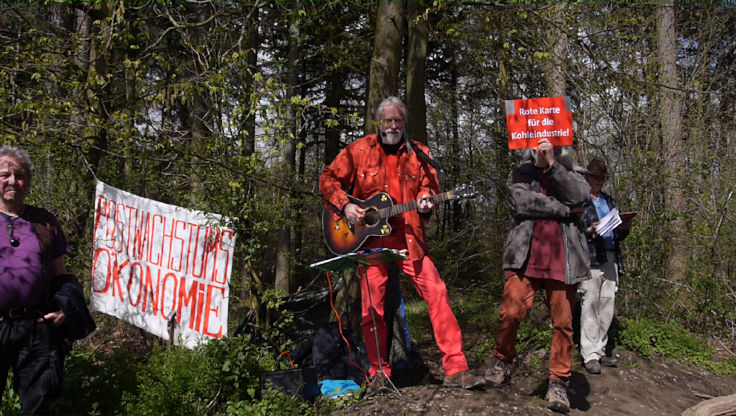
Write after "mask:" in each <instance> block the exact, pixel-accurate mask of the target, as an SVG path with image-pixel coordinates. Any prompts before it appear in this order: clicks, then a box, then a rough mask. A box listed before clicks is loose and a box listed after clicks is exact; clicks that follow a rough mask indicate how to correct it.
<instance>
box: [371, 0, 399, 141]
mask: <svg viewBox="0 0 736 416" xmlns="http://www.w3.org/2000/svg"><path fill="white" fill-rule="evenodd" d="M405 27H406V7H405V2H404V1H403V0H388V1H379V2H378V12H377V17H376V38H375V40H374V43H373V58H372V59H371V68H370V77H369V85H368V88H369V89H368V100H367V101H366V103H365V104H366V112H365V114H366V117H365V126H364V130H365V132H366V134H368V133H375V132H376V126H375V125H374V123H373V122H372V121H373V118H374V116H375V112H376V107H377V106H378V104H379V103H380V102H381V101H382V100H383V99H384V98H386V97H388V96H390V95H396V94H398V91H399V69H400V65H401V52H402V48H401V42H402V40H403V38H404V30H405Z"/></svg>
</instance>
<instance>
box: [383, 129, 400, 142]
mask: <svg viewBox="0 0 736 416" xmlns="http://www.w3.org/2000/svg"><path fill="white" fill-rule="evenodd" d="M384 133H386V134H385V135H382V137H381V141H383V143H384V144H388V145H393V144H397V143H398V142H399V141H401V136H402V134H401V132H398V133H390V132H384Z"/></svg>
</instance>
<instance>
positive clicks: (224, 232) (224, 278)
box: [212, 229, 233, 285]
mask: <svg viewBox="0 0 736 416" xmlns="http://www.w3.org/2000/svg"><path fill="white" fill-rule="evenodd" d="M220 232H221V236H220V239H219V240H220V244H218V246H217V247H218V249H219V251H221V252H222V253H224V254H225V264H223V266H222V271H223V272H222V281H220V280H217V268H216V269H215V272H214V273H213V276H212V281H213V282H215V283H219V284H222V285H226V284H227V282H228V280H230V276H228V275H227V271H228V270H230V250H228V249H227V247H225V246H224V245H223V243H224V242H225V235H227V236H229V238H228V239H227V241H228V242H232V241H233V232H232V231H231V230H228V229H223V230H220Z"/></svg>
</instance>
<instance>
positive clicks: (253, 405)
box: [225, 389, 315, 416]
mask: <svg viewBox="0 0 736 416" xmlns="http://www.w3.org/2000/svg"><path fill="white" fill-rule="evenodd" d="M225 414H227V415H228V416H272V415H279V416H301V415H304V416H311V415H314V414H315V412H314V410H313V407H312V406H311V405H310V404H309V403H307V402H304V401H301V400H299V399H292V398H290V397H288V396H286V395H285V394H283V393H282V392H280V391H277V390H272V389H266V390H264V391H263V397H262V399H261V400H254V401H251V400H240V401H233V402H229V403H228V404H227V409H226V413H225Z"/></svg>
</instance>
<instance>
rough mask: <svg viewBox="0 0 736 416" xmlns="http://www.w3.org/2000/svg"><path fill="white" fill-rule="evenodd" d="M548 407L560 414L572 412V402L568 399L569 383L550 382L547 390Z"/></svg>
mask: <svg viewBox="0 0 736 416" xmlns="http://www.w3.org/2000/svg"><path fill="white" fill-rule="evenodd" d="M545 399H546V400H547V407H548V408H549V409H551V410H554V411H555V412H558V413H565V414H567V412H569V411H570V400H568V399H567V383H566V382H564V381H560V380H550V381H549V387H548V388H547V396H545Z"/></svg>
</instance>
